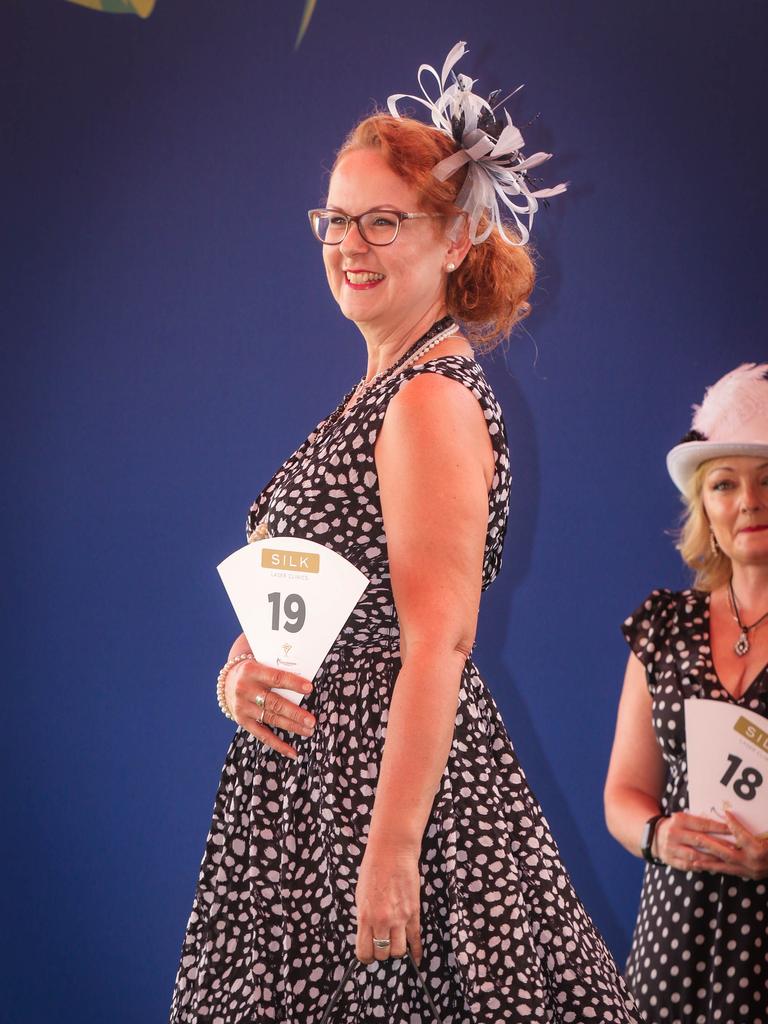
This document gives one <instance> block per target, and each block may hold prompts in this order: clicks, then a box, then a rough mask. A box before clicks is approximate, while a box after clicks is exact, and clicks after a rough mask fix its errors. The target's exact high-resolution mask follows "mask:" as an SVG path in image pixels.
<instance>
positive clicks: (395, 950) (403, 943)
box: [389, 925, 408, 957]
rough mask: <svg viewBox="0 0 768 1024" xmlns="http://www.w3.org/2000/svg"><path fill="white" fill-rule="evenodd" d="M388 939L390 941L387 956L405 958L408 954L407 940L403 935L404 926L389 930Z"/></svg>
mask: <svg viewBox="0 0 768 1024" xmlns="http://www.w3.org/2000/svg"><path fill="white" fill-rule="evenodd" d="M389 937H390V939H391V940H392V945H391V946H390V950H389V955H390V956H392V957H401V956H405V954H406V953H407V952H408V940H407V938H406V935H405V926H404V925H399V926H398V927H397V928H391V929H390V932H389Z"/></svg>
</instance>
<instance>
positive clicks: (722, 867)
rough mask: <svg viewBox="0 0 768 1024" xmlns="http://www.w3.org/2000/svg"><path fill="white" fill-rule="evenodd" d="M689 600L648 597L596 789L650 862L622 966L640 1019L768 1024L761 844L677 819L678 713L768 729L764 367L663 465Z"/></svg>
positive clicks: (637, 618)
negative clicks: (721, 709)
mask: <svg viewBox="0 0 768 1024" xmlns="http://www.w3.org/2000/svg"><path fill="white" fill-rule="evenodd" d="M667 466H668V469H669V472H670V475H671V477H672V479H673V481H674V482H675V484H676V485H677V487H678V488H679V489H680V491H681V492H682V495H683V499H684V502H685V505H686V517H685V523H684V527H683V530H682V533H681V536H680V542H679V544H678V548H679V550H680V553H681V555H682V557H683V559H684V561H685V562H686V564H687V565H689V566H690V567H691V568H692V569H693V570H694V572H695V581H694V587H693V588H692V589H690V590H684V591H681V592H678V593H673V592H671V591H669V590H655V591H654V592H653V593H652V594H651V595H650V597H648V599H647V600H646V601H645V602H644V603H643V604H642V605H641V607H640V608H639V609H638V611H637V612H635V614H634V615H632V616H630V617H629V618H628V619H627V620H626V622H625V623H624V626H623V630H624V635H625V637H626V639H627V642H628V643H629V645H630V647H631V649H632V653H631V654H630V656H629V664H628V665H627V671H626V677H625V680H624V689H623V692H622V696H621V702H620V705H619V714H618V721H617V726H616V737H615V740H614V746H613V753H612V755H611V763H610V768H609V771H608V779H607V782H606V788H605V808H606V819H607V823H608V828H609V829H610V831H611V833H612V834H613V835H614V836H615V838H616V839H618V841H619V842H620V843H621V844H622V845H623V846H625V847H626V849H628V850H629V851H630V853H633V854H634V855H635V856H642V857H644V858H645V860H646V861H647V862H648V863H647V865H646V869H645V875H644V879H643V890H642V896H641V900H640V909H639V912H638V917H637V923H636V925H635V931H634V936H633V940H632V947H631V950H630V954H629V959H628V961H627V968H626V977H627V981H628V983H629V986H630V989H631V990H632V992H633V995H634V996H635V999H636V1001H637V1002H638V1004H639V1006H640V1008H641V1010H643V1012H644V1013H645V1014H646V1019H647V1020H648V1021H652V1022H654V1024H657V1022H679V1024H683V1022H684V1024H709V1022H713V1024H714V1022H718V1024H759V1022H762V1024H764V1022H765V1021H768V1009H767V1008H768V914H766V903H767V899H766V896H767V893H768V886H767V885H766V881H765V880H766V878H768V842H767V841H765V840H763V839H760V838H758V837H757V836H755V835H753V834H752V833H751V832H750V831H749V830H748V829H747V828H745V827H744V825H743V823H742V822H741V821H740V820H739V819H738V817H736V816H735V815H734V814H732V813H730V812H729V811H727V810H726V811H725V812H724V820H717V819H715V818H703V817H698V816H695V815H692V814H690V813H688V777H687V765H686V736H685V718H684V709H683V702H684V701H685V700H686V699H688V698H700V699H705V700H713V701H727V702H732V703H736V704H738V705H739V706H740V707H742V708H744V709H745V710H746V709H749V710H751V711H752V712H755V713H756V714H759V715H764V716H768V365H757V364H746V365H744V366H740V367H738V369H736V370H733V371H732V372H731V373H729V374H727V375H726V376H725V377H723V378H722V379H721V380H720V381H718V382H717V384H715V385H714V386H713V387H711V388H710V389H709V390H708V392H707V394H706V395H705V397H704V401H703V403H702V405H701V406H700V407H698V408H697V409H696V412H695V416H694V420H693V429H692V430H691V432H690V433H689V434H688V435H687V436H686V437H685V438H684V439H683V441H682V442H681V443H680V444H678V445H677V446H676V447H675V448H673V449H672V451H671V452H670V453H669V455H668V456H667Z"/></svg>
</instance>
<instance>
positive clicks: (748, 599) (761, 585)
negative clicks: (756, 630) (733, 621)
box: [732, 562, 768, 623]
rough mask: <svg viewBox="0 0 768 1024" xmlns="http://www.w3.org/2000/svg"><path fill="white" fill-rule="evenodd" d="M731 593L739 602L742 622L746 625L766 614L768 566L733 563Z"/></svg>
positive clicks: (767, 603) (767, 610)
mask: <svg viewBox="0 0 768 1024" xmlns="http://www.w3.org/2000/svg"><path fill="white" fill-rule="evenodd" d="M732 572H733V578H732V582H733V592H734V594H735V595H736V599H737V600H738V602H739V612H740V615H741V619H742V621H745V622H747V623H749V622H751V621H752V620H753V619H758V618H760V616H761V615H763V614H765V612H768V565H764V564H762V563H757V564H751V565H743V564H741V563H739V562H734V563H733V567H732Z"/></svg>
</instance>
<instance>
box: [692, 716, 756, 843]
mask: <svg viewBox="0 0 768 1024" xmlns="http://www.w3.org/2000/svg"><path fill="white" fill-rule="evenodd" d="M685 737H686V746H687V749H688V804H689V808H690V810H691V813H693V814H701V815H703V816H705V817H708V818H720V819H722V817H723V808H724V807H727V808H728V809H729V810H731V811H733V813H734V814H735V815H736V816H737V818H739V820H740V821H741V822H742V823H743V824H744V825H745V826H746V827H747V828H748V829H749V830H750V832H754V833H755V834H756V835H758V836H760V837H761V838H768V718H764V717H763V716H762V715H758V714H756V712H754V711H749V710H748V709H745V708H741V707H739V706H738V705H737V704H729V703H728V702H726V701H724V700H723V701H720V700H700V699H697V698H690V699H688V700H686V702H685Z"/></svg>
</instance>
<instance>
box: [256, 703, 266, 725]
mask: <svg viewBox="0 0 768 1024" xmlns="http://www.w3.org/2000/svg"><path fill="white" fill-rule="evenodd" d="M266 710H267V709H266V708H265V707H264V705H263V704H262V706H261V714H260V715H259V717H258V718H257V719H256V721H257V722H258V723H259V725H261V724H262V722H263V721H264V715H265V713H266Z"/></svg>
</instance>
